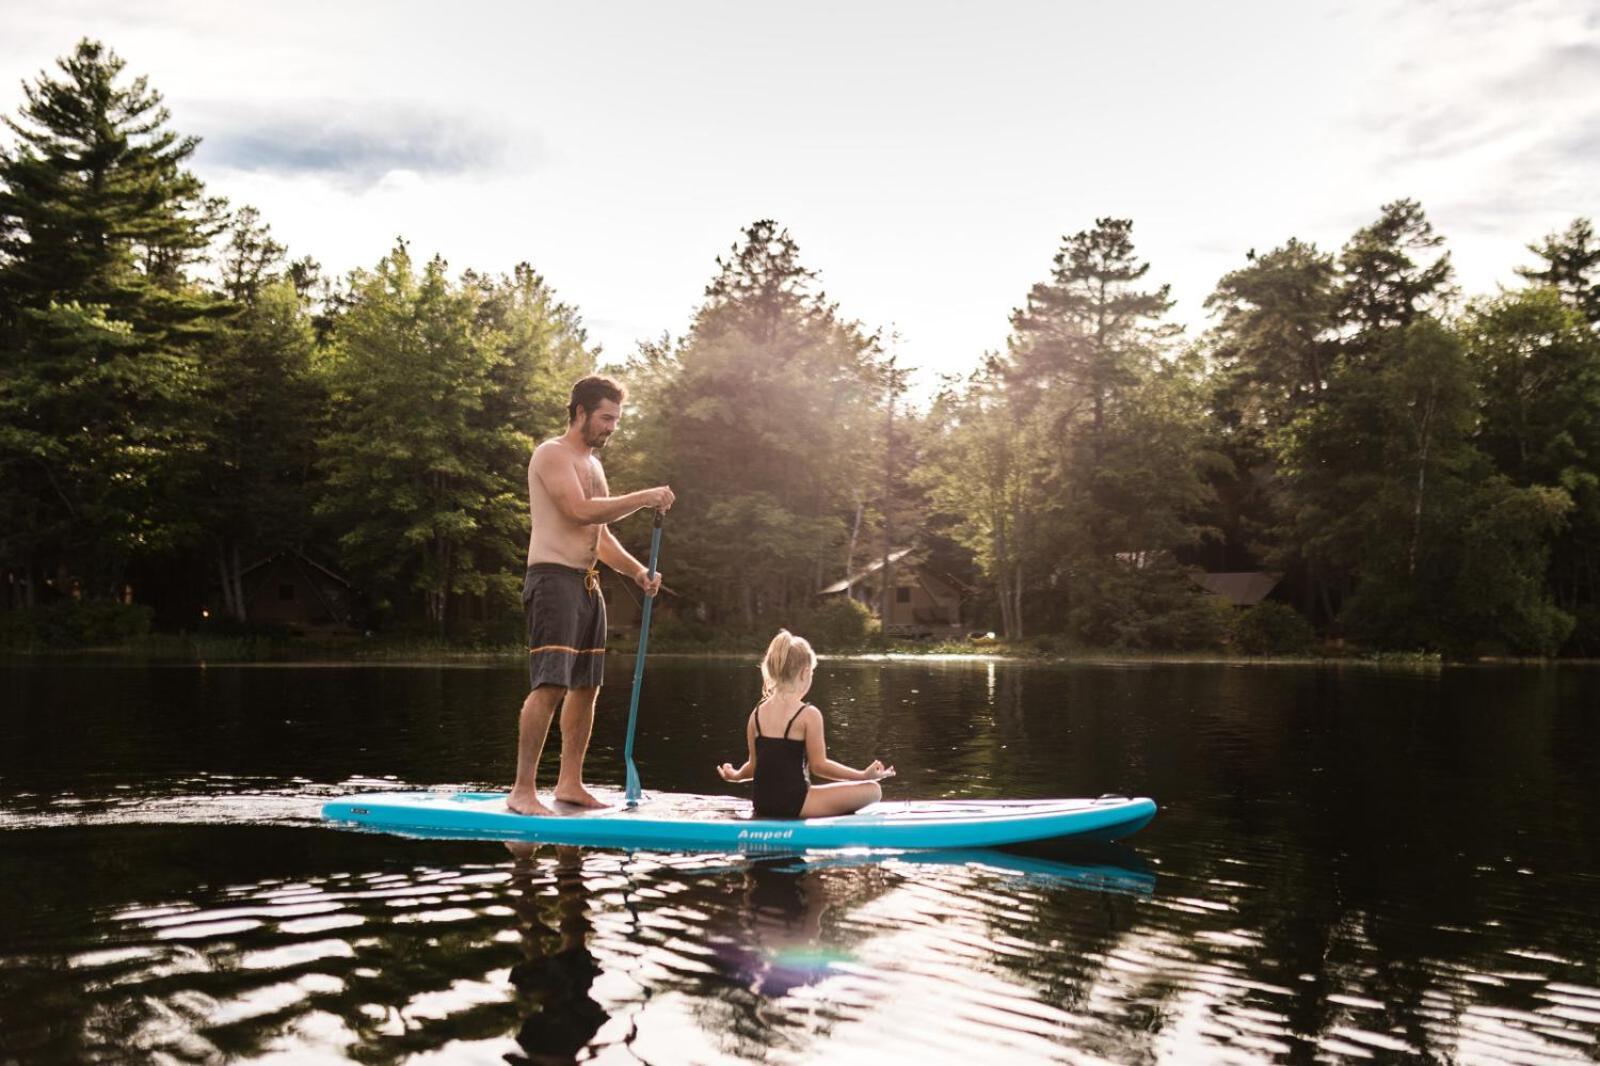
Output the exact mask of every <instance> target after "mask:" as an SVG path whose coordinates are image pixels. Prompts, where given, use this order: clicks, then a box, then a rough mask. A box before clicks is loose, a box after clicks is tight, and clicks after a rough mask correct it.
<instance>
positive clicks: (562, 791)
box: [556, 784, 610, 807]
mask: <svg viewBox="0 0 1600 1066" xmlns="http://www.w3.org/2000/svg"><path fill="white" fill-rule="evenodd" d="M556 799H558V800H560V801H561V802H562V803H570V804H572V805H573V806H574V807H607V806H610V804H608V803H605V802H604V801H602V800H597V799H595V798H594V796H592V795H590V794H589V790H588V789H586V788H584V787H583V786H582V785H581V784H580V785H557V786H556Z"/></svg>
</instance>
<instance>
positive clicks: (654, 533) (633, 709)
mask: <svg viewBox="0 0 1600 1066" xmlns="http://www.w3.org/2000/svg"><path fill="white" fill-rule="evenodd" d="M660 555H661V512H660V511H657V512H656V520H655V525H654V526H653V527H652V528H651V530H650V573H649V577H650V579H651V580H654V579H655V576H656V560H657V559H658V558H659V557H660ZM655 602H656V598H655V597H654V596H646V597H645V598H644V617H643V618H641V619H640V620H639V657H638V658H637V659H635V660H634V663H633V698H632V699H631V700H630V701H629V703H628V740H627V743H625V744H624V745H623V746H622V758H623V761H624V762H626V763H627V764H628V806H630V807H637V806H638V805H639V797H640V795H642V791H641V789H640V788H639V770H638V768H637V767H635V766H634V765H633V730H634V726H635V725H637V724H638V721H639V689H640V687H641V686H642V685H643V684H644V652H645V648H646V647H647V646H648V645H649V643H650V608H651V607H652V606H653V605H654V604H655Z"/></svg>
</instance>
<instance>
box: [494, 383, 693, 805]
mask: <svg viewBox="0 0 1600 1066" xmlns="http://www.w3.org/2000/svg"><path fill="white" fill-rule="evenodd" d="M626 397H627V394H626V393H625V392H624V391H623V388H622V386H621V385H618V384H617V383H616V382H615V381H612V380H611V379H610V378H606V377H598V376H596V377H586V378H584V379H583V380H581V381H579V382H578V383H577V384H576V385H574V386H573V387H572V401H571V402H570V403H569V404H568V405H567V418H568V423H567V431H566V432H565V433H563V434H562V435H561V436H559V437H556V438H555V439H553V440H547V441H545V442H544V443H543V444H541V445H539V446H538V447H537V448H535V449H534V450H533V458H532V459H531V460H530V461H529V463H528V510H529V513H530V515H531V517H532V519H533V532H532V534H531V535H530V536H529V538H528V573H527V577H526V578H524V580H523V582H522V606H523V611H524V613H525V614H526V615H527V621H528V688H529V689H530V690H531V691H530V692H529V693H528V698H527V699H525V700H523V701H522V717H521V720H520V722H519V725H518V738H517V783H516V784H515V785H514V786H512V789H511V795H510V796H509V797H507V800H506V806H508V807H510V808H511V809H512V810H513V811H516V812H517V813H518V814H550V813H551V811H550V809H549V808H548V807H546V806H545V805H544V804H542V803H540V802H539V795H538V793H537V792H536V791H535V789H534V777H535V775H536V774H537V773H538V770H539V756H540V754H541V753H542V752H543V751H544V740H545V736H546V735H547V734H548V733H549V731H550V720H551V718H553V717H554V716H555V712H556V708H557V707H558V706H559V707H560V708H561V769H560V771H559V772H558V774H557V776H556V791H555V797H556V799H558V800H560V801H562V802H563V803H574V804H578V805H580V806H584V807H603V806H605V804H603V803H601V802H600V801H599V800H597V799H595V798H594V796H592V795H590V794H589V790H588V789H586V788H584V787H583V757H584V755H585V754H586V753H587V752H588V750H589V732H590V730H591V729H592V728H593V726H594V702H595V697H596V696H598V695H599V694H600V682H601V679H602V677H603V675H604V673H605V644H606V602H605V598H604V597H603V596H601V594H600V571H599V570H598V569H596V564H595V561H596V559H598V560H599V561H600V562H603V563H605V564H606V565H607V566H609V567H611V569H613V570H615V571H616V572H617V573H619V574H626V575H627V576H628V577H631V578H632V579H633V580H634V582H635V583H637V584H638V586H639V587H640V588H641V589H643V590H644V593H645V595H647V596H654V595H655V594H656V592H657V591H658V590H659V589H660V588H661V575H660V574H659V573H658V574H656V576H655V579H654V580H651V579H650V576H649V567H647V566H645V564H643V563H641V562H640V561H639V560H637V559H635V558H634V557H633V556H632V555H630V554H628V551H627V549H625V548H624V547H623V546H622V545H621V544H620V543H618V542H617V538H616V537H615V536H614V535H613V534H612V532H611V530H610V529H609V528H608V527H607V523H608V522H615V521H618V520H619V519H622V518H626V517H627V516H628V515H631V514H633V512H635V511H637V510H639V509H640V508H643V507H653V508H655V509H657V510H660V511H665V510H667V509H668V508H670V507H671V506H672V501H673V495H672V490H671V489H669V488H667V487H666V486H665V485H662V486H659V487H657V488H653V489H641V490H639V491H638V492H630V493H628V494H627V495H626V496H612V495H610V490H609V489H608V488H607V486H606V472H605V470H603V469H602V468H601V466H600V459H599V457H598V456H597V455H596V454H595V453H596V452H598V451H599V450H600V449H601V448H604V447H605V445H606V441H607V440H609V439H610V437H611V434H612V433H614V432H615V431H616V428H617V423H618V422H619V421H620V420H621V418H622V403H623V401H624V400H625V399H626Z"/></svg>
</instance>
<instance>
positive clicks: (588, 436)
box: [583, 433, 611, 448]
mask: <svg viewBox="0 0 1600 1066" xmlns="http://www.w3.org/2000/svg"><path fill="white" fill-rule="evenodd" d="M610 439H611V434H609V433H584V435H583V443H585V444H587V445H588V446H589V447H591V448H604V447H605V446H606V441H608V440H610Z"/></svg>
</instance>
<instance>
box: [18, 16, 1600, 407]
mask: <svg viewBox="0 0 1600 1066" xmlns="http://www.w3.org/2000/svg"><path fill="white" fill-rule="evenodd" d="M6 6H7V8H8V10H7V11H6V13H5V23H6V32H5V34H4V35H3V37H0V112H4V113H6V114H12V115H14V114H15V112H16V109H17V106H18V105H19V104H20V103H21V99H22V94H21V88H20V83H21V82H22V81H23V80H25V79H31V78H33V77H36V76H37V75H38V73H39V72H40V71H41V70H42V69H44V68H46V67H49V66H51V65H52V64H53V62H54V60H55V58H56V57H58V56H61V55H64V54H66V53H67V52H69V51H70V50H71V48H72V47H73V45H74V44H75V42H76V41H77V40H78V39H79V38H80V37H85V36H88V37H93V38H96V39H99V40H101V41H103V42H105V43H106V44H108V45H110V46H111V47H112V48H114V49H115V50H116V51H117V52H118V53H119V54H120V55H121V56H122V57H123V58H124V59H125V60H126V61H127V63H128V69H129V71H130V72H131V73H136V74H144V75H147V76H148V77H149V79H150V82H151V84H152V85H153V86H154V87H155V88H157V89H158V90H160V91H161V92H162V93H163V94H164V95H165V96H166V101H167V104H168V106H169V107H170V109H171V111H172V116H173V125H174V127H175V128H177V129H179V130H180V131H182V132H184V133H192V134H196V135H198V136H200V137H201V138H202V139H203V140H202V144H201V147H200V149H199V151H198V152H197V153H196V155H195V157H194V160H193V169H194V170H195V172H196V173H197V174H199V176H200V177H201V178H203V179H204V180H205V182H206V183H207V186H208V188H209V189H210V190H211V191H212V192H213V193H217V194H220V195H223V196H226V197H228V198H229V199H230V200H231V201H233V202H234V203H236V204H252V205H254V206H256V207H257V208H259V209H260V210H261V212H262V214H263V216H264V218H265V219H266V220H267V221H268V222H269V223H270V224H271V225H272V228H273V232H274V235H275V236H277V237H278V239H280V240H281V241H284V242H285V243H287V244H288V245H289V248H290V252H291V254H292V255H296V256H299V255H311V256H313V257H315V258H316V259H318V260H319V261H320V262H321V263H322V264H323V265H324V267H326V268H328V269H329V270H331V271H333V272H336V273H343V272H345V271H347V270H350V269H353V268H356V267H362V266H370V265H372V264H373V263H375V262H376V261H377V260H378V259H379V258H380V257H381V256H382V255H383V254H384V253H385V252H386V251H387V250H388V249H389V248H390V247H391V246H392V244H393V242H394V240H395V238H396V237H401V236H403V237H404V238H405V239H406V240H407V241H408V242H409V243H410V246H411V248H412V250H413V252H414V253H417V254H422V255H431V254H433V253H439V254H442V255H443V256H444V257H445V258H446V259H447V260H448V261H449V263H450V264H451V267H452V269H456V270H464V269H467V268H469V267H470V268H473V269H476V270H479V271H483V272H491V273H498V272H505V271H509V270H510V269H511V268H512V267H513V266H514V265H515V264H517V263H518V262H523V261H526V262H529V263H531V264H533V266H534V267H535V268H536V269H537V270H539V272H540V273H542V274H543V275H544V276H545V278H546V279H547V280H548V281H549V282H550V283H551V284H552V285H553V286H554V288H555V290H556V292H557V293H558V295H559V296H560V297H561V298H562V299H563V300H565V301H566V302H568V303H570V304H573V305H574V306H576V307H577V308H578V310H579V311H580V313H581V314H582V316H583V320H584V323H585V325H586V326H587V328H588V331H589V334H590V337H591V339H592V340H594V341H597V342H599V343H600V344H601V346H602V347H603V351H604V359H605V360H606V361H620V360H622V359H623V358H625V357H626V356H627V355H628V354H630V353H631V352H632V351H633V350H634V348H635V346H636V343H637V342H638V341H639V340H641V339H646V338H659V337H660V336H661V335H662V334H664V333H665V334H671V335H673V336H678V335H681V334H682V333H683V332H684V330H685V329H686V328H687V326H688V324H689V321H690V319H691V317H692V315H693V313H694V310H695V308H696V307H697V306H698V305H699V302H700V300H701V298H702V295H703V292H704V289H705V285H706V283H707V282H708V281H709V280H710V278H711V276H712V275H713V273H714V272H715V270H716V258H717V256H718V255H721V254H725V253H726V252H727V250H728V249H729V248H730V246H731V245H732V244H733V242H734V241H735V240H737V238H738V236H739V232H740V230H741V228H742V227H744V226H746V225H748V224H749V223H750V222H752V221H755V220H756V219H760V218H773V219H776V220H777V221H778V222H779V223H781V224H782V225H783V226H785V227H787V228H788V230H789V231H790V233H791V234H792V235H793V236H794V238H795V239H796V240H797V241H798V243H799V246H800V251H801V257H802V260H803V262H804V263H806V264H807V265H808V266H810V267H812V268H813V269H816V270H817V271H819V273H820V275H821V282H822V285H823V287H824V288H825V290H826V291H827V293H828V295H829V296H830V298H832V299H834V300H837V301H838V303H839V305H840V311H841V312H842V313H843V314H844V315H845V316H847V317H849V318H853V319H858V320H860V321H861V322H862V323H863V324H864V325H865V326H867V328H868V329H880V328H881V329H883V330H884V331H885V332H886V333H888V332H890V331H893V332H894V333H896V334H897V335H898V338H899V339H898V341H897V342H896V344H897V352H898V354H899V356H900V358H901V360H902V362H903V363H907V364H910V365H913V366H916V367H918V368H920V380H919V387H920V388H921V389H923V390H927V389H930V388H931V387H932V386H933V384H934V383H936V381H937V379H938V376H939V375H941V374H961V373H965V372H966V371H968V370H970V369H971V368H973V367H974V366H976V365H977V363H978V361H979V359H980V357H981V356H982V354H983V353H984V352H985V351H986V350H992V349H997V348H1000V347H1001V346H1003V345H1004V343H1005V338H1006V335H1007V332H1008V329H1009V315H1010V312H1011V311H1012V309H1013V308H1015V307H1017V306H1018V305H1020V304H1021V303H1022V302H1023V300H1024V298H1025V296H1026V294H1027V291H1028V288H1029V287H1030V286H1031V285H1032V284H1034V283H1035V282H1037V281H1040V280H1043V279H1044V278H1045V277H1046V276H1047V275H1048V273H1049V269H1050V260H1051V257H1052V256H1053V255H1054V254H1055V252H1056V250H1057V249H1058V248H1059V247H1060V244H1061V241H1062V238H1063V236H1065V235H1067V234H1071V233H1075V232H1078V231H1080V230H1083V229H1087V228H1090V227H1091V226H1093V224H1094V220H1095V219H1096V218H1099V217H1105V216H1114V217H1122V218H1130V219H1132V220H1133V222H1134V239H1135V242H1136V246H1137V248H1138V251H1139V253H1140V254H1141V255H1142V256H1143V257H1144V258H1145V259H1146V260H1147V261H1149V263H1150V264H1151V271H1150V275H1149V277H1150V279H1151V280H1152V281H1153V282H1156V283H1170V284H1171V286H1172V295H1173V297H1174V299H1175V300H1176V305H1175V307H1174V309H1173V311H1172V315H1173V318H1174V319H1175V320H1176V321H1178V322H1180V323H1183V324H1185V325H1186V326H1187V327H1188V329H1189V331H1190V334H1191V335H1193V334H1195V333H1197V332H1199V331H1202V330H1203V329H1204V328H1206V326H1207V324H1208V320H1207V317H1206V313H1205V310H1204V308H1203V306H1202V305H1203V302H1204V300H1205V297H1206V296H1207V295H1208V294H1209V293H1210V291H1211V290H1212V288H1213V287H1214V285H1215V283H1216V281H1217V279H1218V278H1220V277H1221V276H1222V275H1223V274H1224V273H1226V272H1227V271H1229V270H1231V269H1235V268H1236V267H1238V266H1240V265H1242V264H1243V263H1244V261H1245V254H1246V252H1247V251H1248V250H1250V249H1257V250H1259V251H1265V250H1267V249H1269V248H1272V247H1275V246H1277V245H1279V244H1281V243H1283V242H1284V241H1285V240H1287V239H1288V238H1289V237H1291V236H1294V237H1298V238H1300V239H1301V240H1303V241H1312V242H1314V243H1316V244H1317V245H1318V246H1319V247H1320V248H1322V249H1324V250H1330V251H1332V250H1336V249H1337V248H1338V247H1339V246H1340V245H1341V244H1343V243H1344V241H1345V240H1346V239H1347V238H1348V237H1349V236H1350V234H1351V233H1353V232H1354V231H1355V230H1356V229H1357V228H1358V227H1360V226H1361V225H1364V224H1365V223H1367V222H1369V221H1371V220H1372V219H1373V218H1375V217H1376V216H1377V213H1378V210H1379V207H1380V206H1381V205H1382V204H1383V203H1385V202H1388V201H1391V200H1394V199H1397V198H1400V197H1413V198H1416V199H1418V200H1420V201H1421V202H1422V204H1423V206H1424V208H1425V209H1426V211H1427V212H1428V215H1429V217H1430V218H1431V219H1432V221H1433V223H1434V225H1435V227H1436V229H1437V230H1438V231H1439V232H1440V233H1442V234H1443V235H1444V236H1445V237H1446V238H1447V240H1448V247H1449V249H1450V251H1451V254H1452V258H1453V261H1454V262H1455V264H1456V268H1457V271H1458V282H1459V283H1460V284H1461V286H1462V288H1463V289H1464V290H1465V291H1466V293H1467V294H1468V295H1472V294H1480V293H1492V292H1494V291H1495V290H1496V287H1497V286H1500V285H1506V286H1510V285H1513V284H1516V283H1517V278H1516V276H1515V274H1514V273H1513V270H1512V268H1513V267H1514V266H1517V265H1520V264H1526V263H1528V262H1530V261H1531V256H1530V255H1529V254H1528V253H1527V252H1526V250H1525V246H1526V245H1527V244H1528V243H1529V242H1530V241H1534V240H1537V239H1538V238H1540V237H1542V236H1543V235H1545V234H1547V233H1550V232H1552V231H1555V230H1558V229H1563V228H1565V226H1566V225H1567V224H1568V223H1569V222H1570V221H1571V220H1572V219H1573V218H1574V217H1577V216H1580V215H1582V216H1594V215H1596V214H1600V4H1597V3H1595V2H1594V0H1491V2H1484V0H1401V2H1392V0H1374V2H1355V3H1327V2H1321V0H1306V2H1295V3H1284V2H1282V0H1263V2H1257V0H1240V2H1232V3H1212V4H1201V3H1194V2H1192V0H1169V2H1141V0H1130V2H1123V3H1116V4H1110V3H1088V2H1083V0H1054V2H1007V0H986V2H984V3H967V4H956V3H940V2H936V0H922V2H877V3H874V2H867V0H852V2H842V3H836V2H832V0H808V2H805V3H790V4H784V5H778V4H771V3H759V2H757V3H752V2H748V0H743V2H727V3H723V2H694V3H671V2H666V0H653V2H645V3H634V2H623V0H618V2H608V3H599V4H579V3H570V2H569V3H562V4H546V3H538V2H521V3H472V2H466V0H463V2H459V3H455V4H444V3H439V2H437V0H435V2H432V3H410V2H394V0H385V2H365V0H334V2H328V0H322V2H319V3H306V2H302V0H281V2H278V3H274V4H270V5H264V4H249V5H246V4H239V3H229V2H219V0H145V2H132V3H130V2H129V0H115V2H109V0H92V2H91V0H53V2H52V3H50V4H26V5H24V4H22V3H19V2H18V0H10V2H9V3H8V4H7V5H6Z"/></svg>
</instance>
